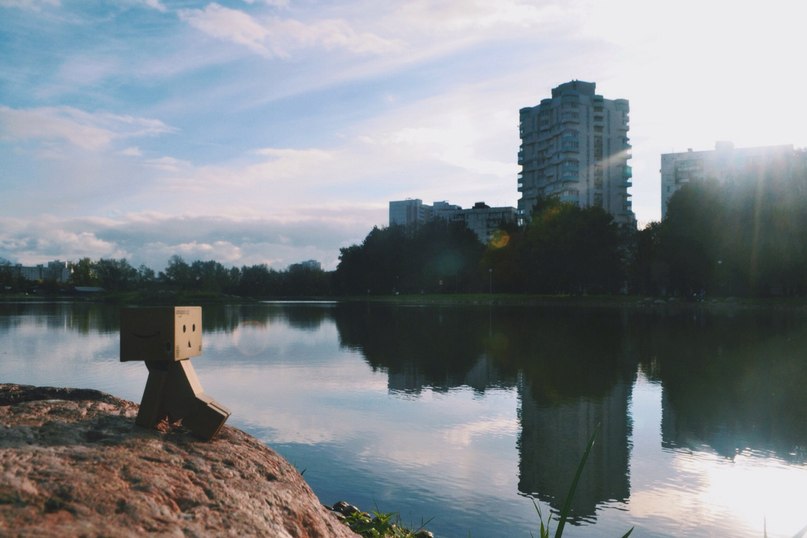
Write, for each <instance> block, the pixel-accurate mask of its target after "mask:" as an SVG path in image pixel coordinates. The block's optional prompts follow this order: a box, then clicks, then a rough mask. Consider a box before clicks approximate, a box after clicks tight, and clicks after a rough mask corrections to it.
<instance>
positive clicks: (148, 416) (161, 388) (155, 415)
mask: <svg viewBox="0 0 807 538" xmlns="http://www.w3.org/2000/svg"><path fill="white" fill-rule="evenodd" d="M167 366H168V363H165V362H162V361H146V367H147V368H148V369H149V377H148V380H147V381H146V388H145V390H143V398H142V399H141V400H140V410H139V411H138V412H137V418H136V419H135V424H137V425H138V426H143V427H145V428H153V427H154V426H156V425H157V423H158V422H160V421H161V420H162V419H163V418H164V417H165V415H166V414H167V413H166V410H165V401H164V395H165V385H166V383H167V380H168V368H167Z"/></svg>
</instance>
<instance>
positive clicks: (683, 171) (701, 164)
mask: <svg viewBox="0 0 807 538" xmlns="http://www.w3.org/2000/svg"><path fill="white" fill-rule="evenodd" d="M796 159H800V160H801V161H802V162H804V161H805V154H804V152H800V151H797V150H794V149H793V146H792V145H782V146H762V147H754V148H735V147H734V144H732V143H731V142H717V143H716V144H715V149H714V150H707V151H692V150H691V149H689V150H687V151H685V152H681V153H664V154H662V155H661V218H662V220H663V219H664V218H665V217H666V215H667V205H668V204H669V203H670V198H672V196H673V194H675V193H676V192H677V191H678V190H679V189H680V188H681V187H683V186H684V185H686V184H687V183H691V182H694V181H704V180H706V179H714V180H717V181H719V182H720V183H725V182H727V181H733V180H734V179H739V178H741V177H743V176H747V175H748V173H749V172H751V171H755V172H759V171H763V170H765V169H768V168H770V169H773V168H772V167H774V166H776V167H779V168H780V169H781V167H782V165H783V164H784V165H787V163H788V161H791V164H793V163H795V160H796ZM786 168H787V167H786Z"/></svg>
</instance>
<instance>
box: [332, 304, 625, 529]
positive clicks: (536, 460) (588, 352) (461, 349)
mask: <svg viewBox="0 0 807 538" xmlns="http://www.w3.org/2000/svg"><path fill="white" fill-rule="evenodd" d="M335 314H336V324H337V328H338V329H339V335H340V339H341V342H342V345H344V346H347V347H350V348H353V349H357V350H360V351H361V352H362V353H363V355H364V356H365V359H366V360H367V362H368V363H369V364H370V365H371V366H372V367H373V368H384V369H386V370H387V371H388V373H389V376H390V382H389V383H390V387H391V388H393V389H395V388H401V389H404V388H405V389H407V390H409V391H413V392H417V391H419V390H421V389H422V388H423V387H424V386H429V387H432V388H434V389H437V390H446V389H448V388H451V387H455V386H459V385H469V386H473V387H474V388H477V389H478V390H484V388H485V387H490V386H500V387H502V386H504V387H516V388H517V390H518V392H519V395H520V401H521V409H520V412H519V418H520V423H521V432H520V435H519V440H518V450H519V455H520V463H519V491H521V492H522V493H525V494H527V495H531V496H535V497H538V498H540V499H542V500H544V501H547V502H549V503H550V504H551V505H552V506H553V508H555V509H560V505H561V504H562V502H563V498H564V496H565V494H566V491H567V489H568V487H569V483H570V480H571V478H572V477H573V476H574V473H575V470H576V468H577V464H578V462H579V458H580V456H581V455H582V453H583V451H584V449H585V445H586V442H587V441H588V439H589V437H590V436H591V433H592V432H593V431H594V428H595V426H596V425H597V424H598V423H599V424H602V432H601V435H600V439H599V441H598V443H597V444H596V445H595V449H594V450H593V452H592V454H591V456H590V459H589V463H588V465H587V467H586V471H585V473H584V475H583V477H582V479H581V483H580V485H579V489H578V494H577V496H576V497H575V500H574V505H573V507H572V519H573V520H580V519H581V518H586V517H592V516H593V515H594V513H595V509H596V506H597V505H599V504H601V503H603V502H605V501H608V500H624V499H626V498H627V497H628V494H629V483H628V458H629V449H628V438H629V435H630V426H629V422H628V417H627V405H628V398H629V394H630V387H631V382H632V379H633V378H632V376H633V373H634V372H635V363H632V362H631V357H632V354H631V352H630V348H629V346H628V343H627V342H626V340H625V329H624V324H625V318H624V316H623V315H622V314H621V313H620V312H618V311H614V310H601V311H582V310H559V309H552V310H543V309H536V308H516V307H513V308H507V307H496V308H487V307H485V308H470V307H462V308H456V307H454V308H411V307H409V308H406V307H394V306H384V305H377V304H367V305H342V306H340V307H339V308H337V309H336V310H335Z"/></svg>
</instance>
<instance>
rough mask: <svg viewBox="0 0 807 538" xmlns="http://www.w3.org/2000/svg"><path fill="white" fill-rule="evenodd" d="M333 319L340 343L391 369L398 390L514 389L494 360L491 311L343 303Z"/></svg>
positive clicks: (509, 376)
mask: <svg viewBox="0 0 807 538" xmlns="http://www.w3.org/2000/svg"><path fill="white" fill-rule="evenodd" d="M334 315H335V320H336V326H337V329H338V330H339V338H340V343H341V345H342V346H344V347H348V348H351V349H356V350H360V351H361V352H362V354H363V356H364V358H365V360H366V361H367V363H368V364H369V365H370V366H371V367H372V368H373V369H374V370H376V369H385V370H387V372H388V374H389V380H390V381H389V383H390V388H391V389H393V390H404V391H411V392H419V391H420V390H421V389H422V388H423V387H425V386H428V387H431V388H433V389H435V390H448V389H450V388H452V387H457V386H460V385H467V386H471V387H473V388H475V389H477V390H485V388H487V387H490V386H503V385H504V386H514V385H515V374H514V372H507V371H506V370H503V369H500V368H498V367H497V365H496V364H494V363H493V362H492V361H491V358H490V356H489V353H488V350H487V346H486V342H487V341H488V339H489V336H488V333H489V316H488V314H487V309H484V308H470V307H469V308H439V307H422V308H420V307H396V306H390V305H379V304H363V305H359V304H343V305H340V306H339V307H338V308H336V309H335V310H334Z"/></svg>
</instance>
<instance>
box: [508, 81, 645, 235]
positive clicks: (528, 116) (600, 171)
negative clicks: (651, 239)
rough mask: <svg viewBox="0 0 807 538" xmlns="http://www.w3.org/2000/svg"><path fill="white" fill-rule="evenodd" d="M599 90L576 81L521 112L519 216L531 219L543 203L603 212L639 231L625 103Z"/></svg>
mask: <svg viewBox="0 0 807 538" xmlns="http://www.w3.org/2000/svg"><path fill="white" fill-rule="evenodd" d="M595 87H596V84H595V83H593V82H582V81H579V80H573V81H571V82H567V83H565V84H561V85H560V86H558V87H557V88H554V89H553V90H552V97H551V98H547V99H543V100H542V101H541V103H540V104H538V105H537V106H534V107H526V108H522V109H521V110H520V112H519V132H520V136H521V147H520V149H519V152H518V164H519V165H520V166H521V173H520V174H519V178H518V191H519V192H520V193H521V198H520V199H519V201H518V211H519V214H520V215H522V216H523V217H524V218H526V219H529V218H530V214H531V212H532V209H533V207H535V204H536V201H537V200H538V199H539V198H540V197H546V198H556V199H559V200H561V201H563V202H569V203H573V204H576V205H578V206H579V207H602V208H603V209H605V211H607V212H608V213H609V214H611V216H612V217H613V218H614V221H615V222H617V223H619V224H624V225H629V226H635V225H636V217H635V215H634V214H633V209H632V207H631V200H630V197H631V195H630V193H629V192H628V189H629V188H630V187H631V176H632V172H631V167H630V166H628V159H630V158H631V155H630V149H631V146H630V144H629V141H628V119H629V118H628V112H629V110H630V107H629V104H628V101H627V100H626V99H614V100H611V99H604V98H603V96H602V95H596V94H595V93H594V90H595Z"/></svg>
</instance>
